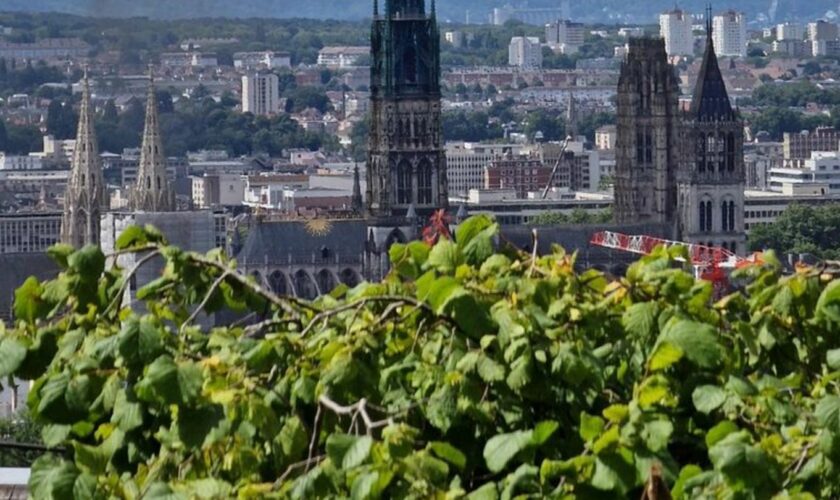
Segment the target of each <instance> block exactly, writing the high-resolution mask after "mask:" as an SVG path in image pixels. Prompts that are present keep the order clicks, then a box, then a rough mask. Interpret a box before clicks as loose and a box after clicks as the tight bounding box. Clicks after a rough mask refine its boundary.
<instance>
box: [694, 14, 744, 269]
mask: <svg viewBox="0 0 840 500" xmlns="http://www.w3.org/2000/svg"><path fill="white" fill-rule="evenodd" d="M707 30H708V31H707V37H706V53H705V54H704V56H703V62H702V65H701V66H700V73H699V75H698V79H697V83H696V86H695V89H694V96H693V98H692V101H691V110H690V111H689V113H688V114H687V116H685V119H684V122H683V129H682V136H683V139H682V143H683V148H682V149H683V162H682V166H681V168H680V172H679V179H678V183H679V206H680V214H679V229H680V237H681V238H682V240H683V241H687V242H689V243H697V244H705V245H709V246H719V247H723V248H727V249H729V250H731V251H733V252H736V253H743V252H744V251H746V247H745V246H746V243H745V242H746V235H745V233H744V183H745V180H746V177H745V169H744V124H743V122H742V121H741V119H740V117H739V116H738V114H737V113H736V112H735V111H734V110H733V109H732V105H731V104H730V102H729V96H728V94H727V92H726V86H725V85H724V82H723V76H722V75H721V72H720V67H719V66H718V60H717V55H715V47H714V43H713V42H712V27H711V24H710V23H709V24H708V25H707Z"/></svg>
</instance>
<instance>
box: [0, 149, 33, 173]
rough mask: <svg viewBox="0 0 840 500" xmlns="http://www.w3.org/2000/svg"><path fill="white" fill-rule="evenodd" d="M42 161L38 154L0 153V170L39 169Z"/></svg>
mask: <svg viewBox="0 0 840 500" xmlns="http://www.w3.org/2000/svg"><path fill="white" fill-rule="evenodd" d="M41 168H43V162H42V160H41V157H39V156H16V155H7V154H4V153H0V170H40V169H41Z"/></svg>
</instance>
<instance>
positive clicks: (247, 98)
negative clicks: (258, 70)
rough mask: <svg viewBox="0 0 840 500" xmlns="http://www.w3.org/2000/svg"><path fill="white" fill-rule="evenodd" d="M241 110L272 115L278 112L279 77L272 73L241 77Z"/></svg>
mask: <svg viewBox="0 0 840 500" xmlns="http://www.w3.org/2000/svg"><path fill="white" fill-rule="evenodd" d="M242 112H243V113H253V114H255V115H262V116H266V115H272V114H275V113H279V112H280V78H279V77H278V76H277V75H275V74H273V73H266V74H250V75H245V76H243V77H242Z"/></svg>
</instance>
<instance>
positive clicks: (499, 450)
mask: <svg viewBox="0 0 840 500" xmlns="http://www.w3.org/2000/svg"><path fill="white" fill-rule="evenodd" d="M532 434H533V433H532V432H531V431H517V432H511V433H508V434H499V435H497V436H493V437H492V438H490V440H489V441H487V444H486V445H485V446H484V461H485V462H486V463H487V468H488V469H490V472H501V471H502V470H504V468H505V467H506V466H507V464H508V462H510V461H511V460H512V459H513V457H515V456H516V455H517V454H518V453H519V452H520V451H522V450H524V449H525V448H527V447H528V446H529V445H530V444H531V437H532Z"/></svg>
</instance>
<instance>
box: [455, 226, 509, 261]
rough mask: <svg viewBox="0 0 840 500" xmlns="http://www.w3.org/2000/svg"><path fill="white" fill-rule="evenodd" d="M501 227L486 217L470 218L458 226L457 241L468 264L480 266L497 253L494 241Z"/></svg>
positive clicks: (456, 231)
mask: <svg viewBox="0 0 840 500" xmlns="http://www.w3.org/2000/svg"><path fill="white" fill-rule="evenodd" d="M498 232H499V225H498V224H496V223H494V222H493V221H492V220H490V218H489V217H487V216H485V215H479V216H475V217H470V218H469V219H467V220H466V221H464V222H462V223H461V224H459V225H458V228H457V229H456V230H455V239H456V241H457V242H458V248H459V249H460V250H461V253H462V254H463V255H464V257H465V260H466V261H467V263H468V264H470V265H473V266H479V265H481V264H482V263H483V262H484V261H486V260H487V259H488V258H490V257H491V256H492V255H493V253H494V252H495V247H494V245H493V239H494V237H495V236H496V234H498Z"/></svg>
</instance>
